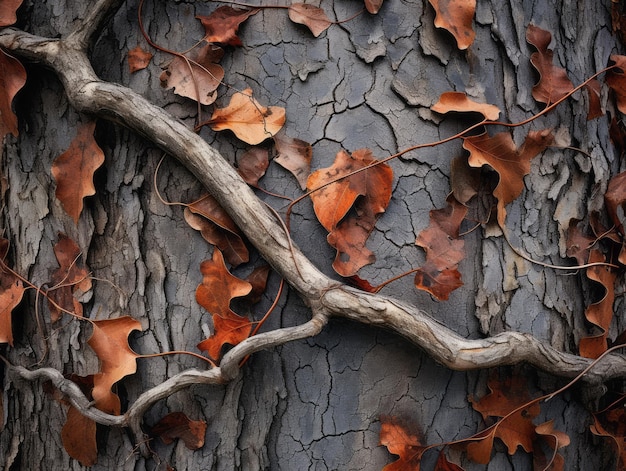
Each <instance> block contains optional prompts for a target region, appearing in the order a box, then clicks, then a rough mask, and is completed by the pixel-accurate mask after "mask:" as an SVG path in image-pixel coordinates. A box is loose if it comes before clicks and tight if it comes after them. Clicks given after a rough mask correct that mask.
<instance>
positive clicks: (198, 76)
mask: <svg viewBox="0 0 626 471" xmlns="http://www.w3.org/2000/svg"><path fill="white" fill-rule="evenodd" d="M223 56H224V50H223V49H222V48H220V47H218V46H215V45H213V44H210V43H208V42H206V41H203V42H202V43H201V45H199V46H196V47H195V48H193V49H192V50H191V51H189V52H188V53H187V54H185V55H184V56H176V57H175V58H174V59H173V60H172V62H170V65H169V66H168V68H167V69H166V70H165V71H163V73H162V74H161V77H160V80H161V86H163V87H164V88H173V89H174V93H176V94H177V95H180V96H184V97H186V98H191V99H192V100H195V101H198V102H200V103H202V104H203V105H210V104H211V103H213V102H214V101H215V99H216V98H217V91H216V90H217V88H218V87H219V86H220V84H221V83H222V80H223V79H224V69H223V68H222V66H220V65H218V62H219V61H220V60H221V59H222V57H223Z"/></svg>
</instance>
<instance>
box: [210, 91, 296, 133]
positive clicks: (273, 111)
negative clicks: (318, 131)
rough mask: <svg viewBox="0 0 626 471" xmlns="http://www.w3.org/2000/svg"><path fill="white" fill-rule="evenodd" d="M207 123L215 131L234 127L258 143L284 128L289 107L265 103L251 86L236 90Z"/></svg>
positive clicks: (236, 131) (233, 128)
mask: <svg viewBox="0 0 626 471" xmlns="http://www.w3.org/2000/svg"><path fill="white" fill-rule="evenodd" d="M204 124H208V125H209V126H211V129H213V130H214V131H223V130H224V129H230V130H231V131H232V132H234V133H235V135H236V136H237V137H238V138H239V139H241V140H242V141H244V142H247V143H248V144H251V145H256V144H260V143H261V142H263V141H264V140H265V139H267V138H269V137H272V136H274V135H275V134H276V133H277V132H278V131H280V129H281V128H282V127H283V125H284V124H285V108H281V107H280V106H269V107H267V108H266V107H264V106H261V105H260V104H259V102H257V101H256V100H255V99H254V98H252V89H250V88H247V89H246V90H244V91H243V92H237V93H235V94H234V95H233V96H232V98H231V99H230V103H229V104H228V106H227V107H226V108H217V109H216V110H215V111H214V112H213V116H211V119H210V120H209V121H207V122H206V123H204Z"/></svg>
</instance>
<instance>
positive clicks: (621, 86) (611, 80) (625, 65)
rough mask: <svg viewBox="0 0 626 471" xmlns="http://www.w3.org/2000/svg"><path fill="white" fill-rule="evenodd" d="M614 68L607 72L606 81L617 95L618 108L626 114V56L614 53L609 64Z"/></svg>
mask: <svg viewBox="0 0 626 471" xmlns="http://www.w3.org/2000/svg"><path fill="white" fill-rule="evenodd" d="M611 63H612V65H614V68H612V69H611V70H609V71H608V72H607V73H606V78H605V82H606V84H607V85H608V86H609V88H610V89H611V90H613V94H614V95H615V101H616V102H617V109H618V110H619V111H620V112H621V113H624V114H626V75H625V74H624V71H626V56H619V55H612V56H611V57H610V61H609V64H610V65H611Z"/></svg>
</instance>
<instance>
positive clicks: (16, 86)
mask: <svg viewBox="0 0 626 471" xmlns="http://www.w3.org/2000/svg"><path fill="white" fill-rule="evenodd" d="M25 84H26V69H24V66H23V65H22V63H21V62H20V61H18V60H17V59H16V58H15V57H13V56H10V55H9V54H7V53H6V52H4V51H3V50H2V49H0V143H1V142H2V140H3V139H4V136H6V135H7V134H9V133H10V134H13V135H14V136H15V137H17V135H18V134H19V131H18V128H17V116H16V115H15V113H14V112H13V108H12V106H11V105H12V103H13V99H14V98H15V95H17V92H19V91H20V90H21V89H22V87H23V86H24V85H25Z"/></svg>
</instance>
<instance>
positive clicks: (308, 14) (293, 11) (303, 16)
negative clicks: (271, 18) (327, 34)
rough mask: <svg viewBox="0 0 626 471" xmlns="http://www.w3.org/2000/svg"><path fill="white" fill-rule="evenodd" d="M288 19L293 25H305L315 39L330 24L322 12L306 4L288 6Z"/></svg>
mask: <svg viewBox="0 0 626 471" xmlns="http://www.w3.org/2000/svg"><path fill="white" fill-rule="evenodd" d="M289 19H290V20H291V21H293V22H294V23H298V24H301V25H305V26H306V27H307V28H309V30H310V31H311V33H313V36H315V37H316V38H317V37H318V36H319V35H320V34H322V33H323V32H324V31H326V30H327V29H328V27H329V26H330V25H331V24H332V21H330V20H329V19H328V16H326V12H324V10H322V9H321V8H318V7H315V6H313V5H309V4H306V3H292V4H291V5H289Z"/></svg>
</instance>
